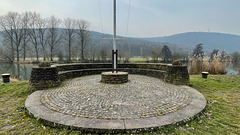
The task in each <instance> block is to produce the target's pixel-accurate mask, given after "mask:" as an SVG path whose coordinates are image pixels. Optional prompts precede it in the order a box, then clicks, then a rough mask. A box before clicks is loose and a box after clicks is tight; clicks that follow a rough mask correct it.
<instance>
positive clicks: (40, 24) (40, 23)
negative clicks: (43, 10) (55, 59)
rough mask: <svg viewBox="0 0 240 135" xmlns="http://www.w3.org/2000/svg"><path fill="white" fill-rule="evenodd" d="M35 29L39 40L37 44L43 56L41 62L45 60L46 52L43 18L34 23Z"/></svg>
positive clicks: (45, 23)
mask: <svg viewBox="0 0 240 135" xmlns="http://www.w3.org/2000/svg"><path fill="white" fill-rule="evenodd" d="M36 27H37V34H38V38H39V44H40V45H41V47H42V54H43V60H44V61H45V60H46V57H47V50H46V45H47V37H46V34H47V20H46V19H43V18H38V20H37V22H36Z"/></svg>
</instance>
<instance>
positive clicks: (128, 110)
mask: <svg viewBox="0 0 240 135" xmlns="http://www.w3.org/2000/svg"><path fill="white" fill-rule="evenodd" d="M100 80H101V75H92V76H85V77H80V78H75V79H72V80H70V81H66V82H65V86H64V87H61V88H57V89H54V90H48V91H45V92H44V93H43V94H42V95H41V102H42V104H43V105H44V106H46V107H47V108H49V109H51V110H54V111H58V112H60V113H64V114H68V115H72V116H78V117H84V118H95V119H132V118H133V119H136V118H148V117H155V116H161V115H165V114H167V113H171V112H175V111H177V110H180V109H182V108H184V107H185V106H187V105H188V104H189V103H190V102H191V100H192V96H191V93H190V92H189V91H188V90H187V89H184V88H182V87H179V86H175V85H171V84H167V83H164V82H162V81H161V80H159V79H157V78H152V77H147V76H141V75H129V80H130V81H129V82H128V83H125V84H120V85H116V84H104V83H101V82H100Z"/></svg>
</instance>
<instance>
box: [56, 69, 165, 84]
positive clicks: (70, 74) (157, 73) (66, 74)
mask: <svg viewBox="0 0 240 135" xmlns="http://www.w3.org/2000/svg"><path fill="white" fill-rule="evenodd" d="M118 70H119V71H122V72H128V73H129V74H139V75H146V76H151V77H156V78H159V79H162V80H165V78H164V77H165V73H166V71H161V70H154V69H140V68H119V69H118ZM107 71H111V68H96V69H81V70H70V71H63V72H59V73H58V74H59V76H60V79H61V81H63V80H66V79H71V78H76V77H81V76H85V75H95V74H101V73H102V72H107Z"/></svg>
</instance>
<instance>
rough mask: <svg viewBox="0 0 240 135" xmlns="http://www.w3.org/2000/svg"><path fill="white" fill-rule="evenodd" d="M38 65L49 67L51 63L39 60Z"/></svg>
mask: <svg viewBox="0 0 240 135" xmlns="http://www.w3.org/2000/svg"><path fill="white" fill-rule="evenodd" d="M38 66H39V67H51V64H50V63H49V62H40V63H39V64H38Z"/></svg>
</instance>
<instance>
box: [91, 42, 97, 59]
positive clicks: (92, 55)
mask: <svg viewBox="0 0 240 135" xmlns="http://www.w3.org/2000/svg"><path fill="white" fill-rule="evenodd" d="M90 55H91V60H92V61H95V57H96V45H95V44H91V47H90Z"/></svg>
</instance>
